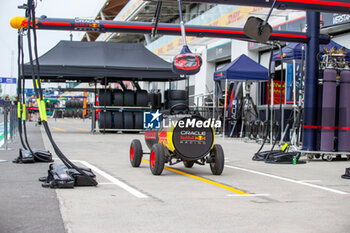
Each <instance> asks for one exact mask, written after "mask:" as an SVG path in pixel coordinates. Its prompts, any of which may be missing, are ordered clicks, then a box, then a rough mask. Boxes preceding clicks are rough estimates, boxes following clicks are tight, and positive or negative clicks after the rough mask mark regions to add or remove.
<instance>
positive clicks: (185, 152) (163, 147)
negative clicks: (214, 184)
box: [130, 106, 225, 175]
mask: <svg viewBox="0 0 350 233" xmlns="http://www.w3.org/2000/svg"><path fill="white" fill-rule="evenodd" d="M174 107H175V106H174ZM213 124H214V121H210V120H209V119H205V118H203V117H201V116H199V115H194V114H176V115H174V114H173V111H172V109H171V110H170V114H169V115H165V114H163V116H162V121H161V126H160V128H158V129H148V130H146V131H145V142H146V144H147V147H148V148H149V149H150V150H151V152H150V153H144V152H143V150H142V146H141V142H140V140H138V139H134V140H133V141H132V142H131V145H130V163H131V166H133V167H139V166H140V163H141V160H142V156H143V155H144V154H150V159H149V164H150V169H151V172H152V174H153V175H160V174H162V172H163V169H164V164H165V163H169V165H174V164H177V163H180V162H183V164H184V166H185V167H187V168H191V167H192V166H193V165H194V164H195V163H196V164H199V165H205V163H209V164H210V169H211V172H212V173H213V175H221V173H222V171H223V169H224V162H225V157H224V151H223V149H222V147H221V145H219V144H214V142H215V133H214V130H213Z"/></svg>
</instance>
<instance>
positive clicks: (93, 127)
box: [91, 80, 97, 133]
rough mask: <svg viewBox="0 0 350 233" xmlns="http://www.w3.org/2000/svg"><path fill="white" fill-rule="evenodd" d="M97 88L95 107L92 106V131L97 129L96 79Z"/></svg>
mask: <svg viewBox="0 0 350 233" xmlns="http://www.w3.org/2000/svg"><path fill="white" fill-rule="evenodd" d="M94 84H95V89H94V107H93V108H92V116H91V118H92V121H91V133H94V132H95V129H96V109H95V106H96V96H97V84H96V80H95V83H94Z"/></svg>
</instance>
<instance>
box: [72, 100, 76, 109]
mask: <svg viewBox="0 0 350 233" xmlns="http://www.w3.org/2000/svg"><path fill="white" fill-rule="evenodd" d="M71 102H72V103H71V106H72V108H77V107H78V106H77V100H71Z"/></svg>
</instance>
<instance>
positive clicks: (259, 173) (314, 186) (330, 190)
mask: <svg viewBox="0 0 350 233" xmlns="http://www.w3.org/2000/svg"><path fill="white" fill-rule="evenodd" d="M225 167H228V168H232V169H236V170H241V171H246V172H250V173H254V174H257V175H261V176H267V177H270V178H274V179H279V180H284V181H288V182H291V183H296V184H301V185H305V186H309V187H312V188H317V189H322V190H325V191H329V192H332V193H337V194H343V195H347V194H350V193H347V192H343V191H339V190H336V189H331V188H327V187H324V186H320V185H315V184H309V183H306V182H304V181H298V180H293V179H289V178H285V177H281V176H275V175H270V174H267V173H263V172H258V171H254V170H250V169H246V168H241V167H235V166H230V165H225Z"/></svg>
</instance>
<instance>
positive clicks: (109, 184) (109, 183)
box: [98, 183, 115, 185]
mask: <svg viewBox="0 0 350 233" xmlns="http://www.w3.org/2000/svg"><path fill="white" fill-rule="evenodd" d="M111 184H112V185H115V183H98V185H111Z"/></svg>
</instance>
